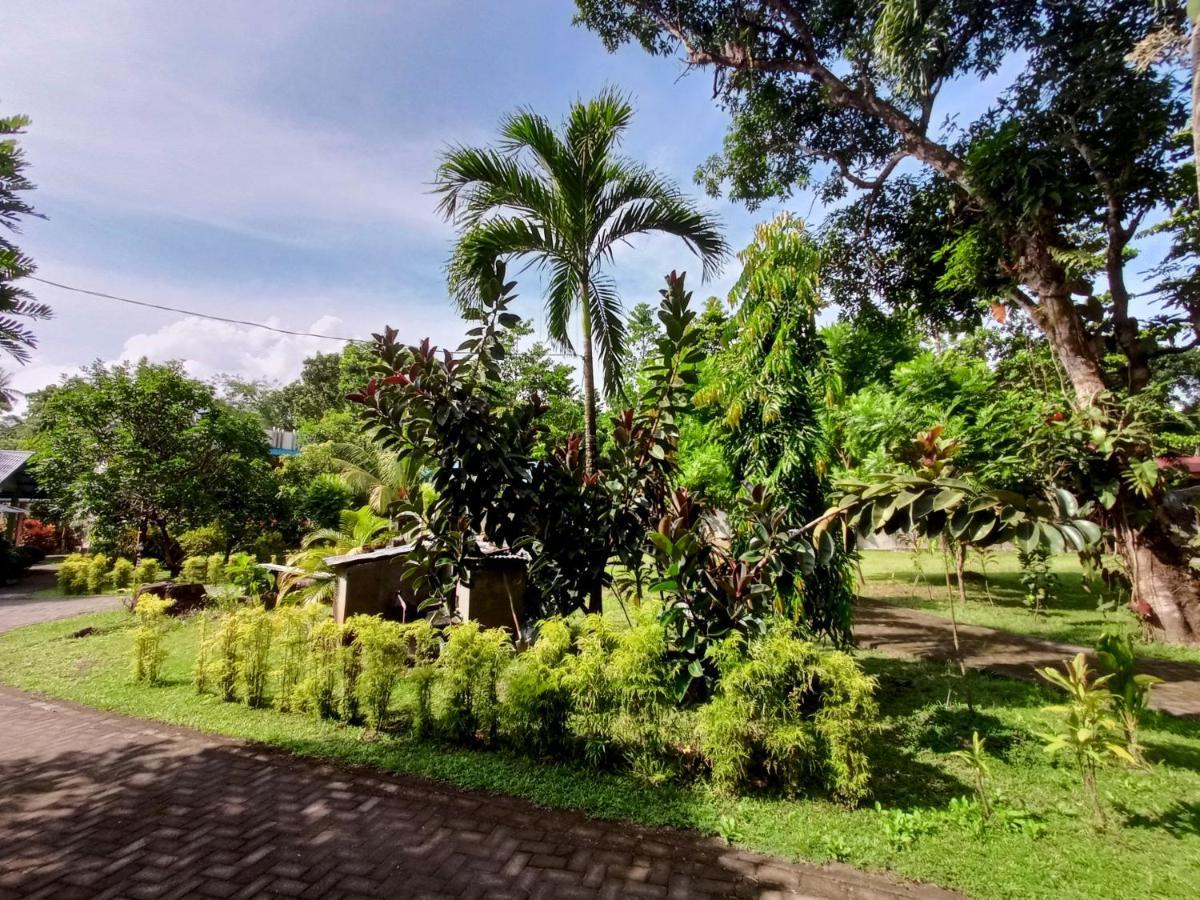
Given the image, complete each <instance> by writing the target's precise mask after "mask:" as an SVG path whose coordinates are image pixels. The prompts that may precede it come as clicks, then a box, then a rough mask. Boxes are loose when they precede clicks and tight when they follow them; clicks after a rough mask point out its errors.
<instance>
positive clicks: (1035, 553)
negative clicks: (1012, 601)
mask: <svg viewBox="0 0 1200 900" xmlns="http://www.w3.org/2000/svg"><path fill="white" fill-rule="evenodd" d="M1017 561H1018V562H1019V563H1020V566H1021V587H1023V588H1024V589H1025V605H1026V606H1027V607H1028V608H1029V609H1030V610H1032V611H1033V613H1034V614H1035V615H1041V613H1042V612H1044V611H1045V609H1046V607H1047V606H1048V605H1049V604H1050V603H1052V602H1053V601H1054V597H1055V595H1056V594H1057V590H1058V575H1056V574H1055V573H1054V571H1053V570H1052V569H1051V568H1050V552H1049V550H1047V549H1046V548H1045V547H1043V546H1038V547H1032V548H1029V549H1026V548H1021V549H1019V550H1018V551H1017Z"/></svg>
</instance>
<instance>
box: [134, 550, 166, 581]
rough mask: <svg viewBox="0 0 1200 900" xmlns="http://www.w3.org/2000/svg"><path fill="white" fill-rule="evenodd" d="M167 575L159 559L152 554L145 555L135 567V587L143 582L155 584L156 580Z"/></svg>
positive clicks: (160, 579)
mask: <svg viewBox="0 0 1200 900" xmlns="http://www.w3.org/2000/svg"><path fill="white" fill-rule="evenodd" d="M166 577H167V572H165V571H164V570H163V567H162V566H160V565H159V563H158V560H157V559H154V558H153V557H150V556H143V557H142V558H141V559H139V560H138V562H137V565H136V566H135V567H134V569H133V587H134V588H135V589H136V588H139V587H141V586H142V585H143V584H153V583H154V582H156V581H162V580H163V579H165V578H166Z"/></svg>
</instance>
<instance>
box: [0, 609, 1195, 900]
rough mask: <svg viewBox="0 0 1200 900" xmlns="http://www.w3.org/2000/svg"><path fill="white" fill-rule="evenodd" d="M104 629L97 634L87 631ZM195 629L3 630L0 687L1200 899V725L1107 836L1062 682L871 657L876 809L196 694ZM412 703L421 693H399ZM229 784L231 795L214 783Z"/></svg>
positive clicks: (1041, 882) (740, 829)
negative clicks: (1065, 740) (135, 675)
mask: <svg viewBox="0 0 1200 900" xmlns="http://www.w3.org/2000/svg"><path fill="white" fill-rule="evenodd" d="M85 627H90V628H92V629H94V631H93V632H92V633H91V634H90V635H89V636H86V637H81V638H75V637H72V635H73V634H74V633H75V632H77V631H78V630H80V629H82V628H85ZM197 630H198V629H197V627H196V625H195V623H194V622H186V621H185V622H178V623H174V624H173V625H172V626H171V630H170V632H169V635H168V638H167V646H168V650H169V655H168V658H167V661H166V664H165V677H166V683H165V684H164V685H162V686H160V687H154V688H148V687H140V686H136V685H134V684H133V683H132V680H131V676H130V647H131V635H132V627H131V620H130V617H129V616H128V614H126V613H124V612H115V613H101V614H94V615H89V616H83V617H78V618H75V619H71V620H61V621H56V622H48V623H44V624H40V625H34V626H30V627H27V628H23V629H19V630H17V631H14V632H10V633H8V634H4V635H0V681H3V682H6V683H8V684H11V685H14V686H16V687H19V688H23V689H26V690H31V691H38V692H42V693H45V694H50V695H53V696H55V697H60V698H65V699H69V700H75V701H78V702H81V703H85V704H87V705H90V706H95V707H100V708H103V709H111V710H115V711H118V712H122V713H127V714H130V715H135V716H141V717H144V718H149V719H157V720H160V721H164V722H170V723H174V724H178V725H185V726H191V727H194V728H198V729H201V730H204V731H209V732H215V733H219V734H224V735H230V736H234V737H240V738H245V739H248V740H253V741H259V742H262V743H265V744H270V745H273V746H276V747H279V748H282V749H284V750H287V751H290V752H293V753H298V754H304V755H308V756H316V757H322V758H328V759H332V760H336V761H340V762H344V763H353V764H366V765H371V766H375V767H378V768H380V769H384V770H388V771H392V772H398V773H405V774H411V775H419V776H426V777H431V778H436V779H440V780H444V781H447V782H451V783H453V784H457V785H462V786H464V787H470V788H480V789H484V790H490V791H495V792H500V793H506V794H512V795H517V796H520V797H524V798H527V799H528V800H531V801H533V802H534V803H537V804H540V805H543V806H548V807H560V808H571V809H578V810H582V811H584V812H586V813H588V814H590V815H593V816H598V817H604V818H613V819H621V820H629V821H635V822H640V823H644V824H649V825H672V826H678V827H683V828H692V829H697V830H699V831H702V832H707V833H719V834H723V835H725V836H727V837H732V838H734V839H735V840H736V841H737V842H738V843H740V844H744V845H746V846H748V847H752V848H754V849H758V850H762V851H766V852H770V853H777V854H780V855H783V856H787V857H792V858H803V859H807V860H816V861H823V860H830V859H837V860H841V861H845V862H849V863H851V864H854V865H857V866H859V867H862V868H867V869H876V870H890V871H893V872H895V873H897V874H899V875H902V876H905V877H909V878H915V879H921V880H926V881H932V882H936V883H939V884H943V885H946V886H949V887H953V888H957V889H960V890H963V891H965V892H967V893H968V894H970V895H972V896H976V897H982V898H993V897H994V898H1000V897H1014V896H1020V897H1055V898H1062V897H1097V896H1117V895H1120V896H1127V897H1135V896H1145V897H1151V896H1153V897H1190V896H1194V887H1195V883H1194V879H1195V873H1196V871H1197V866H1198V865H1200V723H1196V722H1188V721H1184V720H1178V719H1173V718H1171V717H1169V716H1163V715H1158V714H1151V715H1150V716H1149V717H1148V719H1147V722H1146V724H1145V732H1144V742H1145V744H1146V746H1147V748H1148V752H1149V756H1150V758H1151V760H1153V761H1154V763H1155V765H1154V767H1153V769H1152V770H1150V771H1133V770H1127V769H1120V768H1116V767H1111V768H1107V769H1105V770H1104V771H1103V773H1102V776H1101V787H1102V790H1103V792H1104V793H1105V795H1106V798H1107V799H1106V802H1107V804H1108V806H1109V809H1110V813H1111V815H1110V817H1111V819H1112V822H1113V825H1112V826H1111V827H1112V830H1110V831H1107V832H1096V831H1095V830H1094V829H1093V827H1092V826H1091V824H1090V822H1089V820H1088V816H1087V815H1086V813H1085V812H1084V811H1083V807H1082V798H1081V795H1080V791H1079V788H1078V780H1077V777H1076V775H1075V773H1074V771H1073V770H1072V769H1070V768H1068V767H1066V766H1060V765H1058V764H1056V763H1053V762H1052V761H1050V760H1048V759H1047V758H1046V757H1045V755H1044V754H1043V752H1042V750H1041V742H1040V740H1039V739H1038V738H1037V737H1036V735H1037V733H1039V732H1042V731H1046V730H1048V729H1050V728H1051V727H1052V725H1053V716H1052V714H1050V713H1047V712H1045V711H1043V710H1042V707H1043V706H1045V705H1046V704H1048V703H1051V702H1055V701H1057V700H1058V699H1059V698H1057V697H1056V696H1055V695H1054V694H1053V692H1052V691H1051V689H1050V688H1048V687H1042V686H1040V685H1035V684H1027V683H1023V682H1017V681H1012V680H1008V679H1003V678H992V677H988V676H973V677H975V678H976V684H975V685H974V688H973V691H974V696H975V700H976V705H977V708H976V711H975V713H969V712H968V711H967V710H966V709H965V708H964V707H963V706H961V705H960V704H959V703H958V702H957V699H956V698H957V697H958V695H959V687H960V684H959V682H958V680H957V677H956V676H955V675H954V674H953V673H951V672H950V671H949V670H948V669H946V668H945V667H942V666H934V665H929V664H924V663H917V662H911V661H905V660H899V659H894V658H889V657H886V656H882V655H863V656H862V662H863V665H864V667H866V668H867V669H868V670H869V671H870V672H871V673H872V674H874V675H875V676H877V678H878V679H879V698H880V702H881V707H882V711H883V717H882V721H881V730H880V731H879V733H878V734H877V735H876V736H875V739H874V743H873V747H872V753H871V755H872V760H873V763H874V768H875V772H876V778H875V781H874V785H873V787H874V792H875V799H876V800H877V801H878V802H879V804H880V808H879V809H878V810H877V809H875V808H873V807H872V806H863V807H860V808H855V809H850V808H846V807H843V806H840V805H838V804H836V803H833V802H830V801H828V800H826V799H823V798H820V797H814V798H785V797H779V796H766V795H760V796H751V797H743V798H731V797H725V796H721V795H718V794H715V793H714V792H713V791H712V790H710V789H709V787H708V786H707V785H705V784H703V783H697V782H691V783H681V784H671V783H668V784H663V785H655V786H651V785H647V784H644V783H642V782H639V781H637V780H635V779H634V778H633V777H631V776H628V775H623V774H619V773H607V772H597V771H593V770H590V769H586V768H582V767H580V766H577V765H574V764H568V763H561V762H557V763H556V762H538V761H534V760H530V759H526V758H523V757H520V756H516V755H511V754H508V753H505V752H501V751H492V752H488V751H472V750H464V749H460V748H455V747H449V746H446V745H443V744H439V743H437V742H422V741H417V740H414V739H412V738H410V737H408V736H406V735H403V734H397V735H385V736H383V737H382V738H379V739H374V740H369V739H366V738H367V737H368V736H367V735H366V734H365V733H364V732H363V730H362V729H360V728H357V727H353V726H346V725H339V724H335V723H331V722H327V721H320V720H317V719H314V718H311V717H308V716H304V715H297V714H285V713H281V712H278V711H275V710H271V709H261V710H251V709H248V708H246V707H244V706H242V705H239V704H231V703H223V702H221V701H220V700H218V699H216V698H215V697H211V696H199V695H197V694H196V693H195V692H194V691H193V689H192V687H191V684H190V669H191V664H192V660H193V658H194V654H195V648H196V639H197ZM398 702H399V703H401V704H403V703H405V702H408V701H407V698H404V697H401V698H399V700H398ZM973 730H979V731H980V732H981V734H983V735H984V736H985V737H986V739H987V741H988V748H989V750H990V752H991V753H992V755H993V759H992V771H993V786H994V788H995V790H996V791H997V792H998V793H999V794H1000V795H1001V796H1002V797H1003V798H1004V800H1003V805H1004V807H1005V808H1007V809H1010V810H1020V811H1022V812H1023V813H1024V814H1026V815H1027V816H1028V817H1029V818H1028V821H1027V823H1026V824H1025V825H1021V826H1014V827H1013V828H1011V829H1008V828H1004V829H991V830H988V831H986V832H984V833H983V834H982V835H976V834H975V832H974V831H973V829H972V828H971V827H970V825H969V823H967V822H964V821H961V820H960V819H958V818H956V817H955V816H954V815H953V813H952V811H951V806H950V803H951V801H952V800H953V799H954V798H956V797H959V796H963V795H968V794H970V791H971V789H970V781H971V773H970V771H969V770H968V769H967V767H966V765H965V764H964V763H963V762H962V761H961V760H959V759H957V758H955V757H954V756H952V755H951V751H953V750H955V749H958V748H960V747H962V746H964V745H965V744H966V742H967V741H968V740H969V738H970V734H971V732H972V731H973ZM215 789H217V788H215Z"/></svg>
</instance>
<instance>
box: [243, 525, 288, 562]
mask: <svg viewBox="0 0 1200 900" xmlns="http://www.w3.org/2000/svg"><path fill="white" fill-rule="evenodd" d="M249 550H250V554H251V555H252V556H253V557H254V558H255V560H256V561H258V562H274V561H277V560H279V559H282V558H283V556H284V554H286V553H287V543H286V542H285V541H284V539H283V535H282V534H280V533H279V532H278V531H264V532H263V533H262V534H260V535H259V536H258V537H256V538H255V539H254V543H252V544H251V545H250V547H249Z"/></svg>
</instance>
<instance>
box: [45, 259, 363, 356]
mask: <svg viewBox="0 0 1200 900" xmlns="http://www.w3.org/2000/svg"><path fill="white" fill-rule="evenodd" d="M25 277H26V278H28V279H29V280H30V281H40V282H41V283H42V284H48V285H50V286H51V287H56V288H59V289H61V290H64V291H74V292H75V293H76V294H87V295H88V296H89V297H100V298H101V299H104V300H116V301H117V302H118V303H129V304H131V305H133V306H144V307H147V308H149V309H161V310H163V311H165V312H173V313H180V314H182V315H185V316H195V317H196V318H197V319H211V320H212V321H214V322H226V323H228V324H230V325H245V326H247V327H248V328H262V329H263V330H265V331H274V332H275V333H276V334H290V335H292V336H294V337H311V338H321V339H322V340H326V341H342V342H343V343H346V344H369V343H371V342H370V341H364V340H361V339H359V338H348V337H338V336H337V335H333V334H314V333H313V332H311V331H293V330H292V329H290V328H276V327H275V326H274V325H266V324H264V323H262V322H249V321H247V320H245V319H230V318H227V317H225V316H214V315H212V314H211V313H202V312H196V311H195V310H192V309H180V308H179V307H176V306H165V305H164V304H161V303H148V302H147V301H145V300H131V299H129V298H128V297H118V296H117V295H116V294H105V293H104V292H102V291H89V290H87V289H86V288H78V287H72V286H71V285H69V284H60V283H59V282H57V281H50V280H49V279H47V278H38V277H37V276H36V275H26V276H25Z"/></svg>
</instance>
